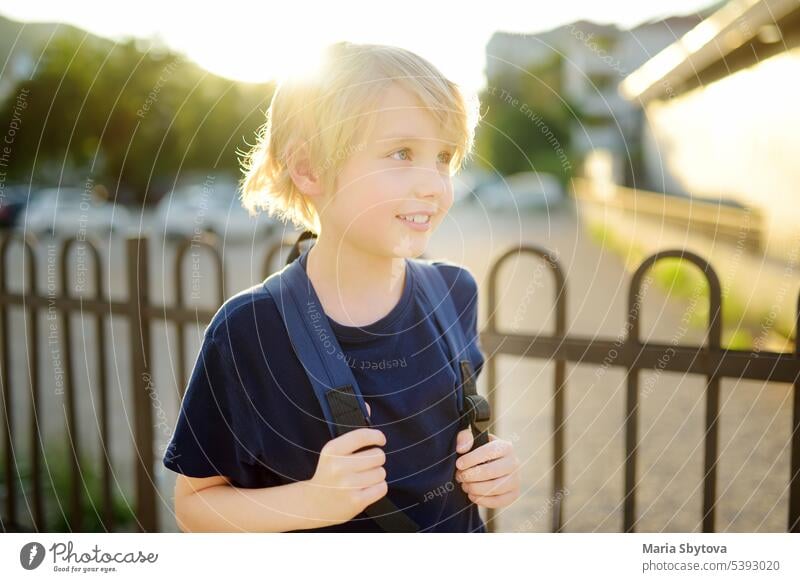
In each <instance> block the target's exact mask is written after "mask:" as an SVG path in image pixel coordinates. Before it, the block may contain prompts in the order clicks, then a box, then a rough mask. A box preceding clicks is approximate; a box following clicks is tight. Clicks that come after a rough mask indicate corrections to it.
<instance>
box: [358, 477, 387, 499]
mask: <svg viewBox="0 0 800 582" xmlns="http://www.w3.org/2000/svg"><path fill="white" fill-rule="evenodd" d="M388 492H389V485H388V484H387V483H386V481H381V482H380V483H377V484H375V485H372V486H370V487H367V488H366V489H363V490H362V491H361V493H360V496H361V499H362V502H363V504H364V505H372V504H373V503H375V502H376V501H377V500H378V499H380V498H381V497H383V496H384V495H386V494H387V493H388Z"/></svg>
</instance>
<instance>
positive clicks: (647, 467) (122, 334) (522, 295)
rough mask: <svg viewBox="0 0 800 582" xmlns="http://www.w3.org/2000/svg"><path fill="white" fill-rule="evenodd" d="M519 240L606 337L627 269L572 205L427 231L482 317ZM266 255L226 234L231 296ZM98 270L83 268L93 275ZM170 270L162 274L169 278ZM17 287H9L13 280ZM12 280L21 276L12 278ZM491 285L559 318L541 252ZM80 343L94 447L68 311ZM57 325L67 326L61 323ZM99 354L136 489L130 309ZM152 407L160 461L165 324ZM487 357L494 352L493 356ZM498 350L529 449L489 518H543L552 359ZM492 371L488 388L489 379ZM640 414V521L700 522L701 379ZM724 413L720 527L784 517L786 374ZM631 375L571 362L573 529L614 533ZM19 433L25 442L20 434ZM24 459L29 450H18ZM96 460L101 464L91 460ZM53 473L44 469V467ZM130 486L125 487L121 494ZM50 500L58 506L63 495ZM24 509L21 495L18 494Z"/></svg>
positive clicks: (676, 333) (672, 527) (577, 312)
mask: <svg viewBox="0 0 800 582" xmlns="http://www.w3.org/2000/svg"><path fill="white" fill-rule="evenodd" d="M520 242H524V243H530V244H536V245H540V246H543V247H546V248H548V249H550V250H551V251H553V252H554V253H556V254H557V257H558V259H559V261H560V263H561V265H562V267H563V268H564V270H565V273H566V275H567V280H568V297H567V299H568V327H569V331H570V333H575V334H581V335H589V336H593V335H597V336H600V337H606V338H611V339H614V338H616V337H618V336H619V334H621V332H622V331H623V330H624V323H625V312H626V297H627V286H628V281H629V276H628V275H627V273H626V271H625V269H624V268H623V264H622V262H621V261H620V260H618V259H617V258H616V257H614V256H613V255H612V254H611V253H607V252H603V250H602V249H601V248H599V247H598V246H597V245H596V244H595V243H594V242H593V241H591V240H590V239H589V238H588V237H587V235H586V234H585V232H584V231H583V230H582V229H581V228H580V225H579V220H578V218H577V216H576V214H575V212H574V211H573V210H572V209H570V208H566V209H563V210H560V211H557V212H553V213H550V214H547V213H543V214H530V215H525V216H522V217H520V216H518V215H516V214H515V213H506V214H503V213H496V212H495V213H492V214H486V213H483V212H482V211H481V210H480V209H478V208H476V207H470V206H466V207H461V208H455V209H454V210H453V211H452V213H451V215H450V217H449V219H448V221H447V223H446V224H445V225H444V226H443V227H442V229H441V230H440V231H439V232H438V233H437V234H436V236H435V239H434V241H433V244H432V247H431V249H430V252H429V253H428V255H429V256H432V257H442V258H447V259H450V260H453V261H455V262H458V263H461V264H464V265H466V266H468V267H469V268H470V269H471V270H472V272H473V273H474V274H475V276H476V277H477V279H478V281H479V283H480V284H481V306H480V320H481V321H485V319H486V316H487V313H488V305H487V296H486V295H487V293H486V289H487V286H486V285H487V274H488V269H489V266H490V265H491V263H492V261H493V260H494V259H496V258H497V257H498V256H499V255H501V254H502V253H503V252H505V251H506V250H507V249H508V248H511V247H513V246H515V245H517V244H519V243H520ZM173 251H174V249H173V248H172V247H171V246H167V247H166V248H162V247H159V245H153V248H151V258H152V260H153V265H154V267H155V268H154V274H153V277H152V280H151V281H150V285H151V294H152V296H153V300H154V301H157V302H167V303H170V302H171V301H172V300H173V293H174V289H173V287H172V284H171V278H172V274H173V272H174V268H173V265H172V262H171V261H172V255H173V254H174V252H173ZM110 252H111V256H110V257H108V256H104V261H106V263H105V264H106V265H109V266H107V267H106V271H105V272H104V274H103V275H104V278H105V280H106V281H107V282H109V281H110V283H108V286H107V287H106V288H107V290H108V292H110V294H111V295H112V296H117V297H122V296H123V294H124V289H125V276H124V272H122V271H121V268H120V267H121V265H123V264H124V263H123V258H124V257H123V249H122V246H121V244H119V243H117V244H115V245H112V248H111V251H110ZM261 256H262V253H261V252H260V251H259V252H257V253H256V254H255V257H253V253H251V249H250V247H249V246H248V245H246V244H245V245H242V244H238V245H226V247H225V261H226V264H228V266H229V271H228V279H227V288H226V292H227V294H232V293H234V292H235V291H238V290H240V289H243V288H245V287H247V286H249V285H250V284H252V283H254V282H256V281H258V280H260V279H261ZM46 257H51V258H52V257H55V255H53V254H48V252H47V242H45V247H44V248H43V250H42V255H41V259H40V260H41V264H40V270H39V287H40V289H42V290H44V291H45V292H47V290H48V289H55V288H57V287H55V286H54V285H57V282H56V281H55V280H54V279H53V276H54V274H55V273H57V271H56V270H54V269H53V265H55V264H56V262H57V259H56V258H53V259H52V261H48V260H46V259H45V258H46ZM8 268H9V272H12V273H21V272H22V264H21V261H20V258H19V256H18V254H16V253H12V260H10V261H9V265H8ZM184 273H185V276H186V281H187V283H186V292H187V296H191V295H192V294H193V293H195V294H196V295H197V297H196V298H195V300H196V301H197V302H198V303H204V302H206V304H211V303H213V301H214V298H213V293H212V291H213V285H212V284H211V281H212V279H211V273H212V270H211V268H210V266H209V264H208V263H207V262H206V261H204V260H201V261H200V262H199V263H195V262H194V261H193V260H192V258H191V257H187V261H186V263H185V264H184ZM87 276H88V277H89V280H91V270H90V272H89V274H88V275H87ZM165 281H167V283H166V284H165V283H164V282H165ZM12 287H13V285H12ZM16 287H17V288H18V287H19V285H16ZM499 290H500V293H499V296H500V297H501V305H502V309H500V310H499V312H498V315H497V316H498V323H499V325H500V326H501V327H503V328H504V329H509V330H510V329H515V330H518V331H519V332H520V333H524V332H525V331H527V330H529V331H531V332H535V331H537V330H548V329H551V328H552V325H553V315H554V313H553V310H552V308H551V307H552V304H553V287H552V282H551V281H550V279H549V277H548V274H547V272H546V271H545V270H544V269H543V268H542V267H541V266H540V265H539V264H538V263H536V262H535V261H534V260H532V259H523V260H518V261H514V262H512V263H509V264H508V265H507V267H506V268H505V269H504V270H503V272H501V279H500V286H499ZM687 308H691V305H688V304H686V305H684V304H681V303H676V302H674V301H669V302H668V301H666V300H665V298H664V296H663V295H662V294H660V293H659V292H658V291H657V290H656V289H655V288H653V289H651V292H650V293H649V294H648V296H647V300H646V301H645V306H644V309H643V325H642V330H643V335H644V336H645V337H649V338H652V339H657V340H659V341H664V342H670V341H673V340H674V341H676V342H678V343H697V342H700V341H702V333H701V332H700V331H698V330H695V329H692V328H686V327H685V326H684V325H682V323H681V322H682V318H683V317H684V314H685V312H686V309H687ZM73 321H74V322H73V331H72V333H73V336H72V337H73V346H74V350H75V359H76V362H79V363H80V365H79V366H78V367H77V369H76V371H75V372H76V378H77V380H78V385H79V386H80V388H79V393H78V394H77V398H78V401H79V403H80V405H79V409H80V410H79V416H80V419H81V423H80V424H81V426H80V430H79V433H78V434H79V435H80V438H81V443H82V446H83V448H84V450H86V451H87V452H88V453H90V454H91V455H94V457H93V458H98V456H99V455H100V454H101V452H100V450H99V449H100V447H99V445H98V444H97V442H98V440H97V434H98V422H97V421H96V420H95V419H96V418H98V406H99V405H98V399H97V390H98V383H97V375H96V372H95V369H96V368H95V365H96V359H95V353H94V351H95V348H96V340H95V336H94V328H93V323H92V322H91V320H84V321H83V322H82V320H81V319H80V318H79V317H75V318H74V320H73ZM10 323H11V329H12V330H13V337H14V338H15V345H14V346H13V348H12V351H13V361H14V367H13V369H12V385H13V386H14V388H15V389H17V390H18V391H17V392H16V394H19V395H20V396H18V397H17V399H16V402H15V406H14V421H15V423H16V426H17V430H18V431H23V430H24V432H23V433H20V432H18V433H17V434H27V427H28V426H29V423H30V412H29V400H28V396H27V394H25V395H24V396H22V390H19V389H20V388H22V389H24V390H25V391H27V380H26V378H27V376H28V368H27V365H26V363H25V361H26V358H25V343H24V342H25V335H26V331H25V327H24V325H23V321H22V318H21V317H20V316H19V315H18V314H14V316H13V317H12V318H11V322H10ZM51 323H52V321H50V320H48V319H47V318H46V314H44V313H43V315H42V317H41V321H40V333H41V336H40V344H39V349H38V350H36V352H37V353H38V355H39V358H40V360H41V379H42V392H41V394H42V411H41V413H40V422H41V423H42V424H43V425H44V426H45V429H46V430H45V432H46V435H47V436H48V439H49V441H48V442H50V441H52V442H57V441H59V440H61V441H62V442H63V435H64V428H63V427H64V420H63V419H64V403H65V400H64V396H63V394H61V393H59V390H58V386H57V383H56V379H55V374H54V366H57V364H58V361H59V357H63V355H60V354H59V352H58V350H57V348H56V347H55V344H49V343H48V341H47V340H48V334H49V333H50V325H51ZM56 330H57V332H58V333H60V331H61V328H60V326H58V325H56ZM107 331H108V334H109V335H108V336H107V338H106V343H107V346H108V347H109V349H108V353H107V363H108V366H109V368H108V369H109V373H110V385H109V389H110V395H111V409H112V416H111V418H112V427H113V430H112V442H111V443H110V449H109V456H110V458H111V459H112V463H113V466H114V475H115V481H116V486H117V487H118V488H119V489H120V490H121V491H123V492H125V493H127V494H130V493H131V482H132V481H131V471H130V468H131V466H132V461H131V458H130V452H131V438H132V437H131V434H132V425H133V422H132V420H133V419H132V415H131V408H130V396H129V394H128V391H129V390H128V385H129V378H130V367H129V363H128V361H127V351H128V350H127V341H128V340H127V338H128V330H127V326H126V324H125V323H124V322H123V321H115V322H113V323H109V324H107ZM201 332H202V329H200V328H198V329H192V330H190V332H189V333H188V334H187V335H188V336H189V340H190V341H189V345H188V346H187V352H186V353H187V365H188V366H191V364H192V363H193V361H194V357H195V355H196V349H197V345H198V342H197V340H198V339H199V334H200V333H201ZM153 336H154V337H153V354H154V369H155V374H154V406H155V413H156V422H159V421H160V420H164V422H163V423H162V424H161V425H160V426H157V427H156V447H157V450H156V451H155V452H154V454H155V455H157V458H159V459H160V453H161V450H163V447H164V445H165V444H166V442H167V440H168V437H169V431H170V430H171V426H172V424H173V423H174V419H175V415H176V413H177V405H178V402H177V391H176V388H175V385H176V383H175V377H176V374H177V372H176V371H175V369H176V365H177V364H176V360H175V336H174V333H173V332H172V331H168V330H167V329H166V328H165V327H164V326H161V325H157V326H155V328H154V332H153ZM487 355H488V354H487ZM497 357H498V366H499V367H498V378H499V386H498V387H497V390H498V407H497V410H496V413H497V418H498V425H497V427H498V428H497V431H496V432H498V433H499V434H500V436H503V437H505V438H509V439H512V440H514V442H515V446H516V448H517V452H518V456H519V458H520V459H521V461H522V463H523V496H522V498H521V499H520V500H519V501H518V502H517V503H515V504H514V505H513V506H511V507H510V508H507V509H506V510H504V511H502V512H499V513H498V516H497V522H496V525H495V527H496V529H497V530H498V531H547V530H548V527H549V521H550V515H549V511H548V508H549V506H550V505H551V503H552V500H551V493H550V480H551V474H550V468H551V463H552V459H551V448H552V442H551V439H550V430H551V427H550V416H551V400H550V397H551V394H552V373H553V372H552V370H553V366H552V365H549V364H547V363H542V362H535V361H530V360H517V359H515V358H511V357H507V356H502V355H501V356H497ZM485 382H486V377H485V375H483V376H482V377H481V389H482V391H484V392H485V391H486V389H487V387H486V386H485ZM641 387H642V390H643V394H642V399H641V406H642V417H641V419H640V434H641V454H640V457H639V458H640V462H639V478H640V480H641V482H640V489H639V498H638V499H639V501H638V509H639V521H638V524H637V527H638V529H639V530H640V531H662V530H663V531H699V527H700V519H701V501H702V442H703V440H702V439H703V415H704V399H703V388H704V386H703V380H702V378H700V379H698V378H683V377H681V375H676V374H668V373H662V374H655V373H652V374H643V376H642V381H641ZM722 387H723V389H722V398H721V402H722V420H721V432H720V451H721V453H722V456H721V461H720V467H719V474H718V481H719V489H718V492H719V498H720V502H719V505H718V517H717V529H718V530H719V531H784V530H785V527H786V516H787V507H788V497H787V489H786V485H787V483H788V473H789V448H788V446H787V443H788V438H789V432H790V428H789V427H790V422H791V414H790V396H791V392H790V387H789V386H785V385H777V384H769V385H762V384H760V383H757V382H735V381H725V382H723V383H722ZM624 388H625V383H624V376H623V374H622V373H621V372H619V371H617V370H616V369H613V368H612V369H608V370H607V371H605V372H604V373H603V372H602V370H599V368H598V367H597V366H589V365H578V366H571V367H569V368H568V388H567V390H568V392H567V415H568V420H567V428H566V439H567V440H566V445H567V450H568V453H567V461H566V472H567V473H566V477H567V482H566V487H567V490H566V491H565V496H564V504H565V529H566V531H620V530H621V527H622V512H621V506H620V503H621V500H622V487H623V473H624V433H623V424H622V423H623V416H624ZM22 438H23V439H24V443H23V446H27V441H28V439H27V437H24V436H23V437H22ZM20 457H21V458H25V453H24V450H23V452H21V453H20ZM95 466H96V464H95ZM156 469H157V479H158V484H159V489H160V491H161V492H162V498H161V499H160V500H159V507H160V514H161V521H162V523H163V524H164V529H165V530H167V531H174V530H175V526H174V522H173V520H172V518H171V515H170V511H171V490H172V485H173V483H174V476H173V475H172V474H170V473H169V472H168V471H165V470H163V471H162V470H161V465H160V463H157V465H156ZM46 472H47V470H46ZM130 498H132V496H131V497H130ZM51 510H53V511H58V507H55V506H54V507H52V508H51ZM23 511H24V508H23Z"/></svg>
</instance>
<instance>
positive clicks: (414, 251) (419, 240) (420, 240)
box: [391, 236, 428, 259]
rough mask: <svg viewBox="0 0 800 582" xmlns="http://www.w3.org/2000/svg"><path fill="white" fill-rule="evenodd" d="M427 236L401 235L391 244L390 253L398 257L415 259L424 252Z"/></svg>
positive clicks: (426, 245)
mask: <svg viewBox="0 0 800 582" xmlns="http://www.w3.org/2000/svg"><path fill="white" fill-rule="evenodd" d="M427 247H428V237H427V236H419V237H403V238H402V239H401V240H399V241H397V242H396V243H395V244H394V245H393V246H392V250H391V252H392V255H394V256H395V257H398V258H401V257H402V258H408V259H416V258H419V257H420V256H422V254H424V253H425V250H426V249H427Z"/></svg>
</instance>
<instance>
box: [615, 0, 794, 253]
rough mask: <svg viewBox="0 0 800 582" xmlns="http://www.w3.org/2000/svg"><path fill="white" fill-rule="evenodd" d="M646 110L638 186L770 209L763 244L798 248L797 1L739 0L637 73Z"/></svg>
mask: <svg viewBox="0 0 800 582" xmlns="http://www.w3.org/2000/svg"><path fill="white" fill-rule="evenodd" d="M620 93H621V95H622V96H623V97H624V98H625V99H626V100H628V102H629V103H630V104H631V105H632V106H635V107H641V108H643V110H644V112H645V119H646V122H645V123H644V124H643V126H642V128H641V133H640V139H639V143H640V149H641V163H640V166H639V172H638V173H637V176H636V187H637V188H642V189H645V190H654V191H657V192H665V193H669V194H679V195H680V194H682V195H688V196H691V197H692V198H712V199H721V200H728V201H733V202H735V203H739V204H741V205H742V206H747V207H752V208H755V209H757V210H758V211H760V214H761V215H762V216H763V220H764V225H763V232H764V240H763V250H764V251H765V252H766V253H767V254H768V255H771V256H772V257H774V258H777V259H780V260H781V261H787V262H792V263H793V262H796V261H798V259H799V258H800V257H798V256H797V255H798V251H799V250H800V228H798V223H800V191H798V186H799V185H800V164H798V159H800V131H798V129H800V3H798V2H797V0H755V1H754V0H733V1H731V2H729V3H727V4H726V5H724V6H723V7H722V8H720V9H719V10H718V11H716V12H715V13H713V14H712V15H710V16H709V17H708V18H706V19H705V20H703V21H702V22H701V23H699V24H698V25H697V26H696V27H694V28H693V29H692V30H690V31H689V32H687V33H686V34H685V35H683V36H682V37H681V38H680V39H679V40H677V41H676V42H674V43H672V44H670V45H669V46H668V47H667V48H665V49H664V50H663V51H662V52H660V53H659V54H657V55H656V56H654V57H653V58H652V59H650V60H649V61H647V62H646V63H645V64H644V65H642V66H641V67H640V68H639V69H637V70H635V71H633V72H632V73H631V75H630V76H629V77H628V78H626V79H625V81H624V82H623V83H622V84H621V85H620Z"/></svg>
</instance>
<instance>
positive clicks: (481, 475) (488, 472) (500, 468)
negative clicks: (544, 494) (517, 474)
mask: <svg viewBox="0 0 800 582" xmlns="http://www.w3.org/2000/svg"><path fill="white" fill-rule="evenodd" d="M515 467H516V463H515V459H514V458H513V457H502V458H500V459H495V460H493V461H489V462H486V463H483V464H482V465H477V466H475V467H471V468H469V469H467V470H466V471H458V470H456V481H460V482H462V483H467V482H470V481H489V480H490V479H497V478H498V477H503V476H504V475H508V474H509V473H511V472H512V471H513V470H514V468H515Z"/></svg>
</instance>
